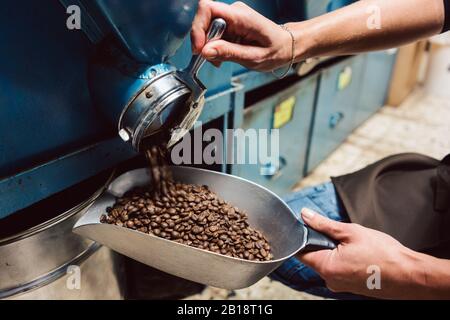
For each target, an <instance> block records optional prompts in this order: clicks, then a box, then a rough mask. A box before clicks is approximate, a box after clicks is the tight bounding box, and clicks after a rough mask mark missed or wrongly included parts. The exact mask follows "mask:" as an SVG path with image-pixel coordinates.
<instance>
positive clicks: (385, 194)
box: [332, 153, 450, 256]
mask: <svg viewBox="0 0 450 320" xmlns="http://www.w3.org/2000/svg"><path fill="white" fill-rule="evenodd" d="M332 181H333V184H334V186H335V187H336V190H337V192H338V195H339V197H340V199H341V201H342V203H343V205H344V207H345V209H346V210H347V212H348V215H349V217H350V220H351V221H352V222H354V223H358V224H361V225H363V226H365V227H368V228H372V229H376V230H379V231H382V232H385V233H387V234H389V235H391V236H393V237H394V238H395V239H397V240H398V241H400V242H401V243H402V244H404V245H405V246H407V247H409V248H411V249H413V250H417V251H422V252H441V251H442V250H445V251H446V252H447V251H448V252H447V253H448V254H450V246H449V245H448V244H449V243H450V155H448V156H447V157H445V158H444V159H443V160H442V161H438V160H436V159H433V158H430V157H427V156H424V155H420V154H414V153H407V154H400V155H395V156H391V157H388V158H385V159H383V160H381V161H378V162H376V163H374V164H372V165H370V166H368V167H366V168H364V169H362V170H360V171H357V172H355V173H352V174H348V175H345V176H341V177H335V178H332ZM448 254H446V255H445V256H448ZM439 255H440V256H442V254H441V253H439Z"/></svg>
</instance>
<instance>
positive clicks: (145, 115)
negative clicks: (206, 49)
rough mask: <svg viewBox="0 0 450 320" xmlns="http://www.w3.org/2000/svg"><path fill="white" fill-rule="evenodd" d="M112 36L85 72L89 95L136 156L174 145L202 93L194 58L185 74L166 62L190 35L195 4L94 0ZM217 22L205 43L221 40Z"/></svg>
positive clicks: (199, 105)
mask: <svg viewBox="0 0 450 320" xmlns="http://www.w3.org/2000/svg"><path fill="white" fill-rule="evenodd" d="M95 3H96V5H97V9H98V11H99V12H101V13H102V15H103V16H104V19H105V20H106V21H107V22H108V24H109V26H110V29H111V30H112V33H113V37H112V38H111V37H110V38H107V39H105V40H104V41H103V43H101V44H100V45H99V46H98V48H97V51H96V53H95V54H94V56H93V58H92V61H91V66H90V72H89V87H90V91H91V95H92V97H93V99H94V101H95V103H96V105H97V106H98V107H99V108H100V110H101V111H102V113H103V114H104V115H106V116H107V117H108V118H109V119H110V120H111V121H112V122H113V123H114V124H117V130H118V133H119V135H120V137H121V138H122V139H123V140H124V141H127V142H130V143H131V144H132V145H133V147H134V149H135V150H137V151H141V150H142V148H143V145H144V144H152V143H153V142H154V143H157V142H158V143H160V142H163V143H168V145H169V146H171V145H173V144H174V143H176V142H177V141H178V140H179V139H181V138H182V136H183V135H184V134H185V133H187V132H188V131H189V130H190V129H191V128H192V126H193V125H194V122H195V120H196V119H197V118H198V116H199V115H200V113H201V110H202V107H203V103H204V93H205V91H206V88H205V87H204V86H203V84H201V82H200V81H199V80H198V79H197V72H198V70H199V69H200V67H201V66H202V65H203V63H204V60H203V59H202V58H201V57H193V60H192V62H191V64H190V66H189V67H188V68H187V69H186V70H185V71H177V70H176V69H175V68H174V67H173V66H171V65H170V64H168V63H167V60H168V59H169V58H170V57H172V56H173V55H174V54H175V53H176V51H177V49H178V48H179V47H180V46H181V44H182V41H183V40H184V38H185V37H186V35H187V34H188V33H189V31H190V29H191V25H192V21H193V18H194V16H195V13H196V11H197V5H198V1H195V0H165V1H114V0H96V1H95ZM225 27H226V24H225V21H223V20H222V19H217V20H215V21H214V22H213V23H212V25H211V30H210V33H209V39H216V38H219V37H221V36H222V34H223V32H224V30H225Z"/></svg>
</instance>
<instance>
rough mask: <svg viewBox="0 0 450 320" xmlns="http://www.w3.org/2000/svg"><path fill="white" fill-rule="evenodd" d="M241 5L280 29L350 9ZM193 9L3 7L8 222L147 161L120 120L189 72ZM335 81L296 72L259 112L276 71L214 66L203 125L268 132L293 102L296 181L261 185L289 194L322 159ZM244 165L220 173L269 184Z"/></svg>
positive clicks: (96, 1)
mask: <svg viewBox="0 0 450 320" xmlns="http://www.w3.org/2000/svg"><path fill="white" fill-rule="evenodd" d="M224 2H228V3H231V2H233V1H232V0H225V1H224ZM244 2H247V3H248V4H249V5H250V6H252V7H253V8H255V9H256V10H258V11H259V12H261V13H262V14H264V15H266V16H268V17H269V18H271V19H273V20H274V21H276V22H278V23H282V22H286V21H300V20H302V19H308V18H312V17H314V16H317V15H321V14H324V13H326V12H328V11H331V10H334V9H337V8H339V7H341V6H343V5H346V4H348V3H350V2H353V1H344V0H304V1H292V0H273V1H272V0H270V1H269V0H268V1H259V0H258V1H256V0H246V1H244ZM73 5H76V6H78V7H79V8H80V9H81V18H82V19H81V23H82V30H69V29H68V28H67V26H66V23H67V19H68V17H69V16H70V13H68V12H67V11H66V9H67V8H68V7H70V6H73ZM196 10H197V0H164V1H163V0H152V1H147V0H133V1H125V0H124V1H122V0H120V1H118V0H60V1H54V0H40V1H36V0H14V1H13V0H7V1H3V3H2V10H1V11H0V30H1V31H0V46H1V50H0V88H1V89H0V219H1V218H4V217H7V216H9V215H11V214H13V213H14V212H16V211H18V210H20V209H23V208H26V207H28V206H30V205H32V204H34V203H36V202H39V201H41V200H43V199H46V198H48V197H49V196H51V195H53V194H55V193H58V192H60V191H62V190H65V189H67V188H69V187H71V186H74V185H76V184H78V183H80V182H81V181H83V180H85V179H87V178H89V177H92V176H94V175H96V174H98V173H100V172H102V171H104V170H106V169H109V168H112V167H115V166H117V165H118V164H120V163H122V162H124V161H125V160H128V159H131V158H133V157H136V156H137V155H138V154H137V152H136V151H135V150H134V149H133V148H132V146H131V145H130V144H127V143H124V142H123V141H122V139H121V138H120V137H119V136H118V127H117V122H118V119H119V118H120V114H121V112H122V111H123V109H124V106H125V105H127V104H128V103H129V101H130V100H131V99H133V97H134V96H135V95H136V94H137V92H139V90H141V88H142V87H143V85H145V83H147V82H148V81H149V80H151V79H152V78H154V77H157V76H158V75H160V74H163V73H165V72H167V71H168V70H172V69H173V68H175V67H176V68H184V67H186V66H187V64H188V61H189V59H190V57H191V50H190V42H189V37H188V36H187V35H188V33H189V31H190V27H191V23H192V20H193V18H194V15H195V12H196ZM69 12H70V11H69ZM330 72H334V71H330ZM326 78H327V76H326V75H322V74H321V73H320V72H319V73H317V72H316V73H315V74H313V75H311V77H310V78H308V79H303V80H302V79H300V78H298V77H297V76H296V75H295V74H294V72H293V73H291V77H290V80H288V81H292V82H291V83H288V84H287V85H286V84H285V85H282V86H280V90H279V91H275V92H273V93H272V94H271V96H269V97H265V98H264V99H262V100H260V101H259V102H257V103H254V104H253V105H252V104H251V103H250V104H249V96H251V95H252V92H254V91H258V89H259V88H261V87H263V86H267V85H268V84H275V83H278V81H277V82H276V79H275V78H274V77H273V76H272V75H270V74H263V73H257V72H251V71H249V70H247V69H245V68H243V67H241V66H238V65H236V64H231V63H225V64H223V65H222V67H221V69H220V72H218V70H217V69H216V68H215V67H213V66H212V65H208V66H205V68H204V69H203V70H202V71H201V74H200V80H201V81H202V82H203V83H204V84H205V85H206V87H207V88H208V93H207V96H206V105H205V107H204V110H203V113H202V115H201V118H200V120H201V121H202V122H203V123H210V124H211V125H214V126H216V127H218V128H219V129H226V128H236V127H244V128H245V127H248V126H260V127H270V123H271V121H272V120H271V119H272V117H273V114H272V110H273V107H274V106H276V105H278V104H279V103H280V102H282V101H284V100H285V99H288V98H289V97H291V96H294V97H296V100H295V110H296V111H295V116H294V117H293V120H292V122H291V123H289V124H288V125H286V126H285V127H283V128H282V130H284V131H283V132H284V133H283V134H284V138H283V139H288V140H289V141H284V142H282V143H286V145H284V146H281V149H282V150H283V153H284V154H285V155H282V156H283V157H284V158H286V159H287V160H289V161H288V164H287V165H286V168H285V172H287V174H285V175H284V177H285V178H289V179H287V180H286V179H284V178H280V179H279V180H277V179H275V178H273V179H267V178H263V180H262V181H260V182H261V183H263V184H265V185H267V186H269V187H271V188H273V189H276V190H277V191H278V192H279V193H283V192H287V191H288V190H289V188H290V187H291V186H292V183H293V182H294V179H297V178H299V177H301V175H302V173H303V168H302V167H304V164H305V163H306V162H307V161H308V159H307V158H306V155H307V150H308V149H309V150H310V154H311V155H312V154H313V153H314V148H313V147H312V145H311V146H308V144H309V142H310V138H309V133H310V132H311V131H312V129H311V128H314V127H315V128H317V126H314V123H313V122H312V121H314V120H315V121H319V120H318V119H319V117H320V116H318V115H316V116H315V117H313V113H314V110H316V109H317V111H320V110H321V109H323V108H325V109H326V106H324V107H320V106H317V96H316V93H317V92H318V91H319V89H317V88H319V86H320V91H321V92H322V90H323V92H324V94H325V92H326V90H325V89H322V87H323V86H324V83H325V82H326ZM292 79H294V80H292ZM330 81H331V80H330ZM332 82H333V83H332V85H333V86H334V85H335V82H334V81H332ZM275 88H276V86H275ZM333 88H334V87H333ZM319 98H320V97H319ZM343 99H344V98H343ZM355 99H356V98H355ZM319 100H320V99H319ZM253 106H255V107H256V108H255V109H253V111H251V110H252V107H253ZM368 108H369V106H368ZM370 108H371V109H370V110H372V109H373V107H370ZM244 109H245V112H244ZM244 113H245V115H244ZM328 116H329V115H328V114H327V115H326V120H324V121H328ZM361 117H365V115H364V116H361ZM327 123H328V122H327ZM297 125H298V126H300V127H301V128H302V130H303V134H301V135H300V136H299V143H298V147H288V144H289V145H292V141H290V137H291V136H292V134H291V133H292V132H293V131H294V129H295V127H296V126H297ZM312 141H313V143H314V138H313V140H312ZM333 145H334V144H333ZM225 153H226V150H225ZM324 156H326V152H322V154H319V155H318V156H317V159H318V160H317V161H320V159H322V158H323V157H324ZM312 157H313V156H312ZM309 161H310V162H311V161H312V162H315V160H314V159H313V158H310V159H309ZM257 167H258V168H259V167H260V166H259V165H258V166H257ZM241 169H242V168H241ZM241 169H240V168H239V167H230V166H226V165H224V166H222V167H221V168H220V170H223V171H228V172H232V173H236V174H240V175H243V176H248V177H249V178H251V179H253V180H256V181H259V180H258V179H262V178H261V177H256V176H252V175H251V172H253V171H252V170H253V169H254V168H253V169H252V168H249V169H248V170H245V171H242V170H241ZM294 171H295V172H296V174H294ZM255 172H256V171H255Z"/></svg>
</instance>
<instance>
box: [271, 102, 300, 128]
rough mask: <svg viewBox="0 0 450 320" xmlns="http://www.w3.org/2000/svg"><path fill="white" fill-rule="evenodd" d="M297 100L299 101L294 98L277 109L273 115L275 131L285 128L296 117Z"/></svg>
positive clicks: (282, 103)
mask: <svg viewBox="0 0 450 320" xmlns="http://www.w3.org/2000/svg"><path fill="white" fill-rule="evenodd" d="M296 100H297V99H296V98H295V96H292V97H290V98H288V99H286V100H284V101H283V102H281V103H280V104H279V105H278V106H276V107H275V111H274V113H273V128H274V129H279V128H281V127H283V126H285V125H286V124H287V123H288V122H289V121H291V119H292V116H293V115H294V107H295V102H296Z"/></svg>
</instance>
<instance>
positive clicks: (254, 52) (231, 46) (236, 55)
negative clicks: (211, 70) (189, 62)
mask: <svg viewBox="0 0 450 320" xmlns="http://www.w3.org/2000/svg"><path fill="white" fill-rule="evenodd" d="M260 51H261V48H258V47H253V46H247V45H242V44H238V43H232V42H228V41H225V40H215V41H211V42H209V43H207V44H206V45H205V47H204V48H203V50H202V55H203V56H204V57H205V58H206V59H207V60H209V61H232V62H236V63H240V64H245V63H248V62H252V61H255V60H257V59H258V58H259V57H260V56H261V52H260Z"/></svg>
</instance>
